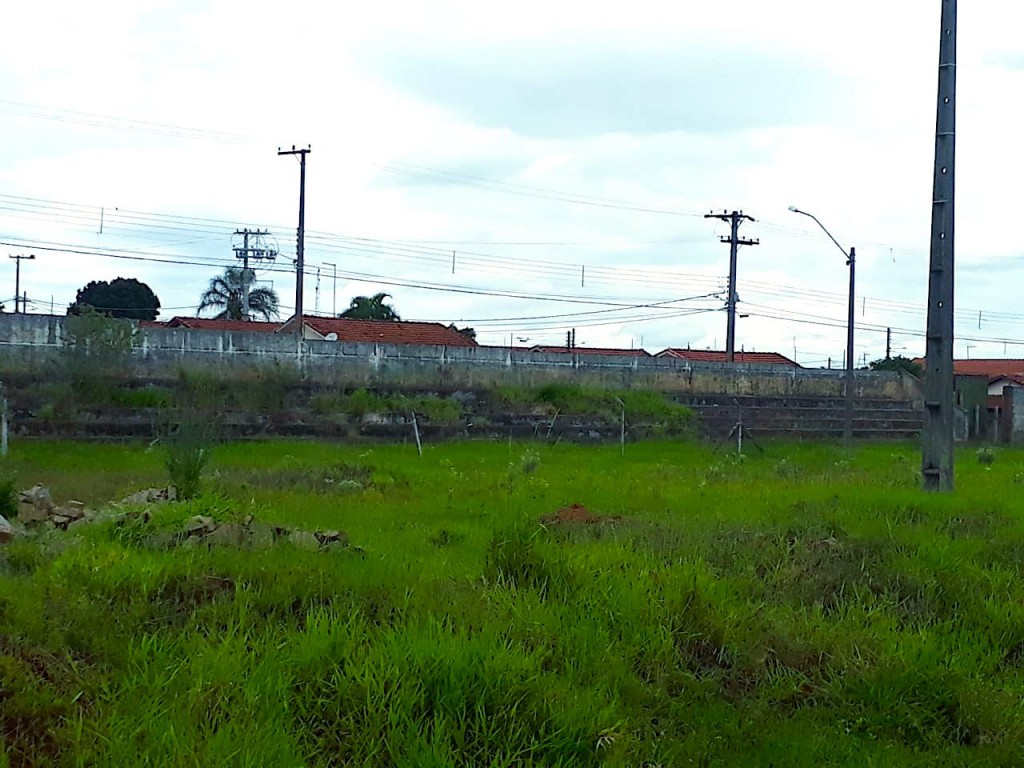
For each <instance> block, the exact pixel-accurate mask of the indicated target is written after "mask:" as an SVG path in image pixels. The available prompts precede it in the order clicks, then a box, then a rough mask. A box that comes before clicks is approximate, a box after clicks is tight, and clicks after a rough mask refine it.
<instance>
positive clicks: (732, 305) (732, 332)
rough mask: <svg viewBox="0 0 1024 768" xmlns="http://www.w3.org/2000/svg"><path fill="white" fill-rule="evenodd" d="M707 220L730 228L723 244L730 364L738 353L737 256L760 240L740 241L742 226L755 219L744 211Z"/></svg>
mask: <svg viewBox="0 0 1024 768" xmlns="http://www.w3.org/2000/svg"><path fill="white" fill-rule="evenodd" d="M704 218H705V219H721V220H722V221H724V222H727V223H728V224H729V225H730V227H731V230H730V234H729V237H723V238H722V242H723V243H728V244H729V298H728V300H727V301H726V310H727V313H728V318H727V320H726V327H725V357H726V360H728V361H729V362H730V363H731V362H733V361H734V360H735V353H736V254H737V252H738V251H739V247H740V246H741V245H760V241H759V240H740V237H739V231H740V224H742V223H743V222H744V221H754V219H753V217H751V216H746V215H745V214H744V213H743V211H733V212H732V213H726V212H725V211H722V212H721V213H714V212H711V213H708V214H706V215H705V216H704Z"/></svg>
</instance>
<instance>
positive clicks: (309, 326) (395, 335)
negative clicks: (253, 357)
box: [278, 315, 478, 347]
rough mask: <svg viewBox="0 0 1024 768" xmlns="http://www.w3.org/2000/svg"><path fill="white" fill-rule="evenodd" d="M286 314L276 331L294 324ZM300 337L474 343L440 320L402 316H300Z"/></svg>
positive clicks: (403, 342) (426, 342) (450, 345)
mask: <svg viewBox="0 0 1024 768" xmlns="http://www.w3.org/2000/svg"><path fill="white" fill-rule="evenodd" d="M294 321H295V319H294V318H289V319H288V321H287V322H285V323H284V324H283V325H282V326H280V329H279V331H278V333H288V332H290V331H291V329H292V328H293V327H294ZM302 325H303V329H302V336H303V338H306V339H310V340H317V341H347V342H363V343H376V344H431V345H435V346H445V347H476V346H478V344H477V343H476V341H475V340H473V339H471V338H469V337H468V336H465V335H463V334H461V333H459V332H458V331H456V330H454V329H453V328H452V327H451V326H447V325H442V324H441V323H417V322H406V321H404V320H402V321H399V320H394V321H391V320H352V319H351V318H347V317H318V316H314V315H306V316H304V317H303V318H302Z"/></svg>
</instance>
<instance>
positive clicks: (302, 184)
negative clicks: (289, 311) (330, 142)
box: [277, 144, 313, 341]
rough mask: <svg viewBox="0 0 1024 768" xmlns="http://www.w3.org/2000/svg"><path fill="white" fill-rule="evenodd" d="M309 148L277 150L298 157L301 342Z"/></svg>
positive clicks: (297, 288) (297, 308)
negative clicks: (307, 157)
mask: <svg viewBox="0 0 1024 768" xmlns="http://www.w3.org/2000/svg"><path fill="white" fill-rule="evenodd" d="M312 151H313V150H312V148H311V147H306V148H305V149H296V148H295V145H294V144H293V145H292V148H291V149H278V150H277V154H278V155H298V156H299V167H300V169H301V170H300V171H299V234H298V243H297V245H296V248H295V335H296V337H298V339H299V340H300V341H301V340H302V281H303V278H304V264H305V261H304V259H303V257H304V254H305V245H306V155H308V154H309V153H310V152H312Z"/></svg>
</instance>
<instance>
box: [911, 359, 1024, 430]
mask: <svg viewBox="0 0 1024 768" xmlns="http://www.w3.org/2000/svg"><path fill="white" fill-rule="evenodd" d="M914 362H915V363H918V364H919V365H920V366H921V367H922V368H924V375H925V376H927V375H928V368H927V366H925V358H923V357H918V358H915V359H914ZM953 380H954V384H953V386H954V388H955V398H956V404H957V405H958V406H959V407H960V408H962V409H964V411H966V412H967V413H968V416H969V418H971V419H973V422H972V424H973V431H972V434H971V436H972V437H973V436H975V435H978V436H981V437H985V438H988V439H997V437H998V436H999V435H998V432H999V427H998V425H999V423H1000V421H1001V420H1002V418H1003V411H1004V410H1005V408H1006V398H1005V396H1004V395H1003V389H1004V388H1005V387H1024V360H1019V359H1014V358H1008V357H1007V358H1000V357H995V358H982V359H979V360H954V361H953Z"/></svg>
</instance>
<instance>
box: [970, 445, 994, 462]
mask: <svg viewBox="0 0 1024 768" xmlns="http://www.w3.org/2000/svg"><path fill="white" fill-rule="evenodd" d="M974 455H975V457H977V459H978V463H979V464H984V465H985V466H988V465H990V464H991V463H992V462H994V461H995V460H996V452H995V451H993V450H992V449H991V448H989V447H987V446H984V447H981V448H979V449H978V450H977V451H976V452H975V454H974Z"/></svg>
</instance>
